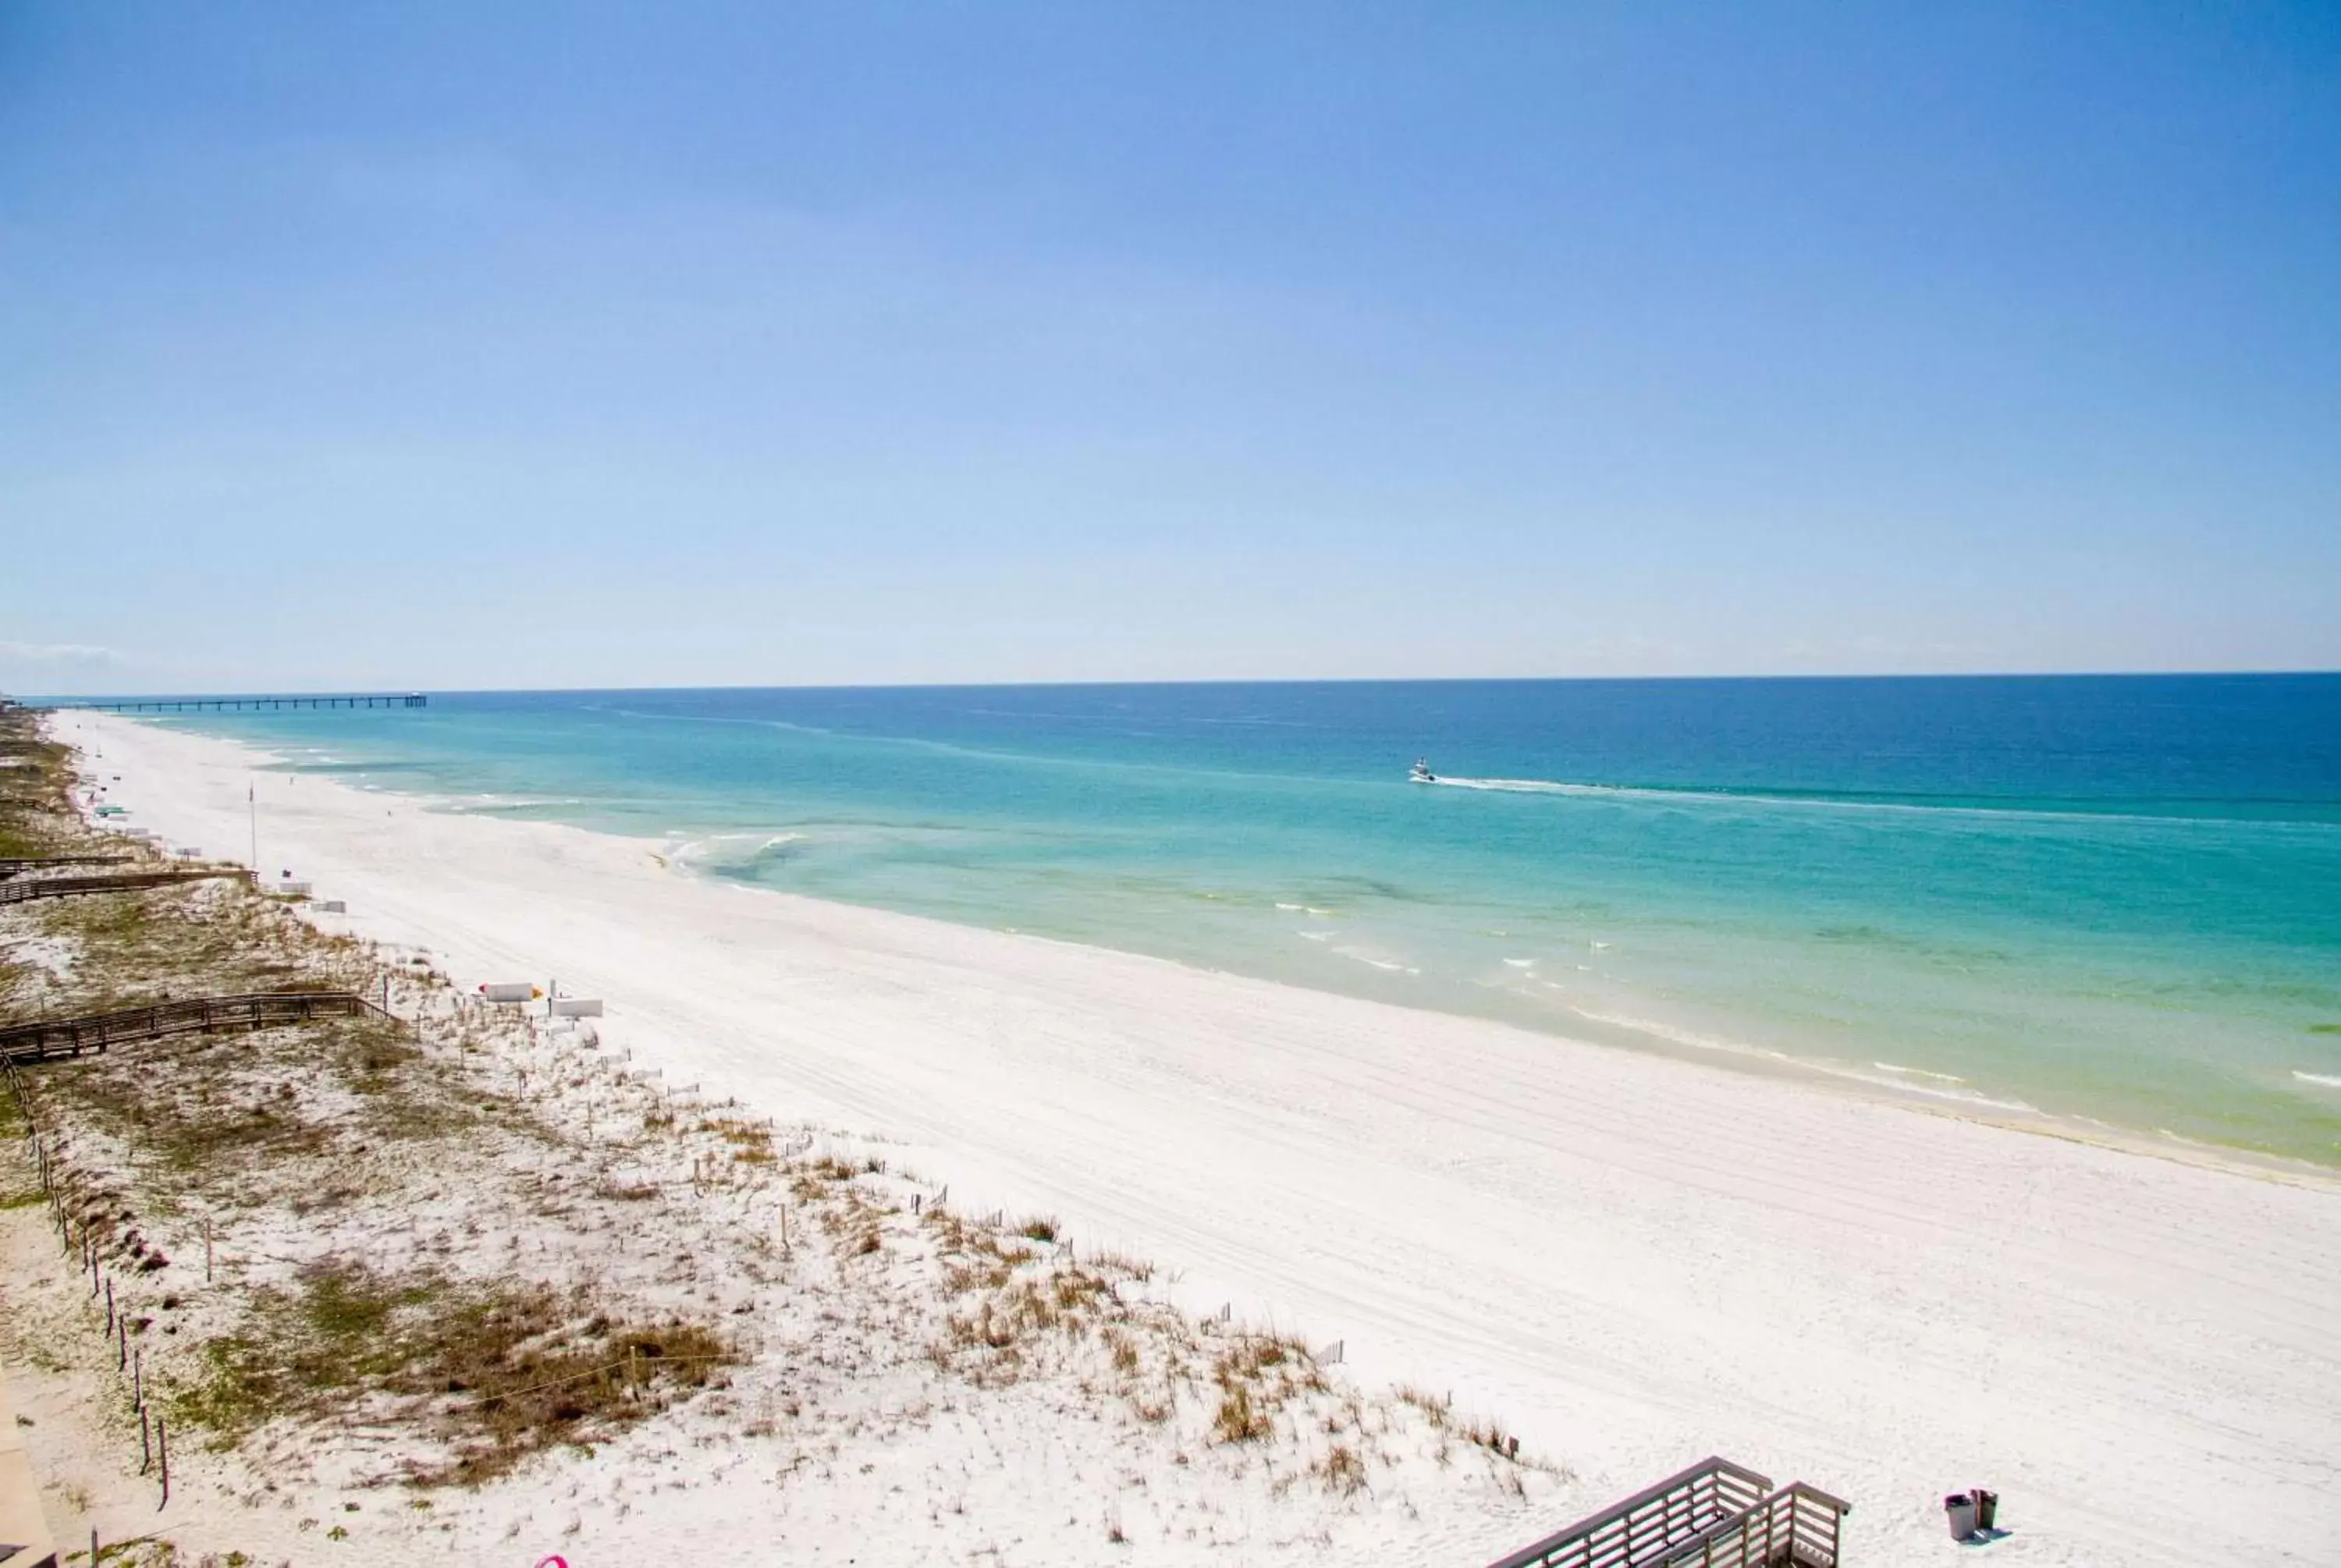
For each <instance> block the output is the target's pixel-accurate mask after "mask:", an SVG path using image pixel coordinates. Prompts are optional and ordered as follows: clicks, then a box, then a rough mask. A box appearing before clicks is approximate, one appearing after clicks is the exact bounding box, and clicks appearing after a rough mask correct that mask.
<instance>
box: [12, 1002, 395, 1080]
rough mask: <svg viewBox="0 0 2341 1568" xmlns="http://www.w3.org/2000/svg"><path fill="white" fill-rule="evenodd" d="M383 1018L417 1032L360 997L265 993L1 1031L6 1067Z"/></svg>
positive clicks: (51, 1020) (167, 1004)
mask: <svg viewBox="0 0 2341 1568" xmlns="http://www.w3.org/2000/svg"><path fill="white" fill-rule="evenodd" d="M368 1017H372V1018H381V1019H384V1021H386V1022H389V1023H393V1024H396V1025H398V1026H399V1027H401V1028H408V1027H411V1026H410V1025H408V1024H407V1022H406V1021H405V1020H404V1019H403V1018H401V1017H398V1015H397V1014H395V1013H389V1012H384V1010H383V1009H382V1008H381V1007H377V1006H375V1005H374V1003H373V1002H370V1001H368V1000H367V999H366V998H365V997H361V996H359V995H358V994H357V993H356V992H355V991H262V992H259V993H256V994H254V995H249V996H240V997H190V998H189V999H188V1000H186V1001H184V1002H158V1003H156V1004H154V1006H153V1007H125V1008H122V1009H121V1010H119V1011H117V1012H111V1013H91V1014H88V1015H85V1017H78V1018H44V1019H42V1020H40V1021H38V1022H36V1023H30V1024H13V1025H10V1026H7V1027H0V1062H6V1063H10V1064H12V1065H13V1064H16V1063H27V1062H49V1061H56V1060H59V1059H61V1058H64V1057H78V1056H82V1055H84V1054H85V1053H88V1052H93V1051H103V1050H105V1049H106V1048H107V1047H110V1046H118V1045H126V1044H128V1043H130V1042H132V1041H134V1040H160V1039H167V1038H169V1037H171V1036H174V1035H208V1034H213V1033H215V1032H217V1031H219V1030H221V1029H272V1028H275V1027H278V1026H279V1025H283V1024H298V1023H304V1022H306V1021H307V1020H309V1019H311V1018H368Z"/></svg>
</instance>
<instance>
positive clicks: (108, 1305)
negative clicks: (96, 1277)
mask: <svg viewBox="0 0 2341 1568" xmlns="http://www.w3.org/2000/svg"><path fill="white" fill-rule="evenodd" d="M105 1332H106V1334H107V1335H108V1336H109V1337H110V1336H111V1335H113V1333H114V1282H113V1281H112V1280H110V1279H109V1280H107V1281H106V1282H105Z"/></svg>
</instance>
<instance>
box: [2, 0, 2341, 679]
mask: <svg viewBox="0 0 2341 1568" xmlns="http://www.w3.org/2000/svg"><path fill="white" fill-rule="evenodd" d="M0 545H5V554H0V688H5V689H8V690H17V691H64V690H230V689H254V688H287V689H290V688H296V687H305V688H316V687H334V686H386V687H407V686H426V687H433V688H459V687H485V686H580V685H614V684H701V683H705V684H719V683H720V684H734V683H738V684H753V683H765V682H773V683H779V682H800V681H805V682H856V681H872V682H887V681H916V680H1068V679H1071V680H1081V679H1099V680H1121V679H1177V678H1219V677H1244V676H1296V677H1301V676H1397V675H1569V674H1603V675H1608V674H1634V673H1648V674H1677V673H1742V672H1747V673H1758V672H1784V673H1787V672H1804V671H1824V670H1863V671H1893V670H2061V669H2074V670H2107V669H2232V668H2291V669H2299V668H2330V667H2335V666H2336V665H2341V10H2336V8H2335V7H2333V6H2331V5H2296V6H2286V5H2213V4H2199V3H2198V4H2189V5H2158V4H2150V3H2144V0H2129V3H2126V4H2118V5H2049V6H2044V5H1988V4H1976V5H1957V6H1935V7H1916V6H1903V5H1878V6H1874V7H1862V6H1851V5H1818V4H1817V5H1753V4H1751V5H1665V4H1653V5H1515V6H1499V5H1420V6H1394V5H1355V4H1350V5H1322V6H1313V5H1284V6H1279V5H1256V4H1255V5H1238V6H1226V7H1218V6H1212V5H1202V4H1197V3H1194V0H1187V3H1182V4H1178V5H1161V6H1140V5H1094V4H1084V5H1063V6H1040V5H1025V6H1019V5H993V6H975V5H931V6H890V5H871V4H853V5H833V6H831V5H822V6H789V5H690V4H677V3H673V0H670V3H667V4H662V5H641V6H617V5H546V6H535V5H526V4H521V3H517V0H499V4H497V5H487V6H482V5H469V4H464V5H428V4H397V5H387V4H385V5H324V4H321V5H285V4H273V5H236V4H232V3H230V4H207V5H192V4H186V5H166V4H154V5H111V6H106V5H78V4H75V5H64V4H43V3H39V0H19V3H17V4H15V5H9V6H6V7H5V8H0Z"/></svg>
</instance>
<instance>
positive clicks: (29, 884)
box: [0, 866, 252, 907]
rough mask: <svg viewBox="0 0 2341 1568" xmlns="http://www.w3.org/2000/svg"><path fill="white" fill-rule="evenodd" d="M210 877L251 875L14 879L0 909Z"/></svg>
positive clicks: (1, 890) (228, 870)
mask: <svg viewBox="0 0 2341 1568" xmlns="http://www.w3.org/2000/svg"><path fill="white" fill-rule="evenodd" d="M214 877H240V878H244V879H245V880H247V881H249V880H250V879H251V877H252V873H251V872H249V871H247V870H245V869H244V868H243V867H241V866H234V867H214V868H212V869H210V870H204V871H131V872H127V873H125V874H122V875H118V876H113V877H18V878H12V879H10V880H8V881H5V882H0V907H5V906H6V905H9V904H27V903H30V902H32V900H34V899H35V898H77V897H79V896H80V895H82V894H84V893H119V892H124V891H127V890H129V889H131V888H167V887H169V886H171V885H172V884H173V883H174V882H201V881H204V880H207V879H209V878H214Z"/></svg>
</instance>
